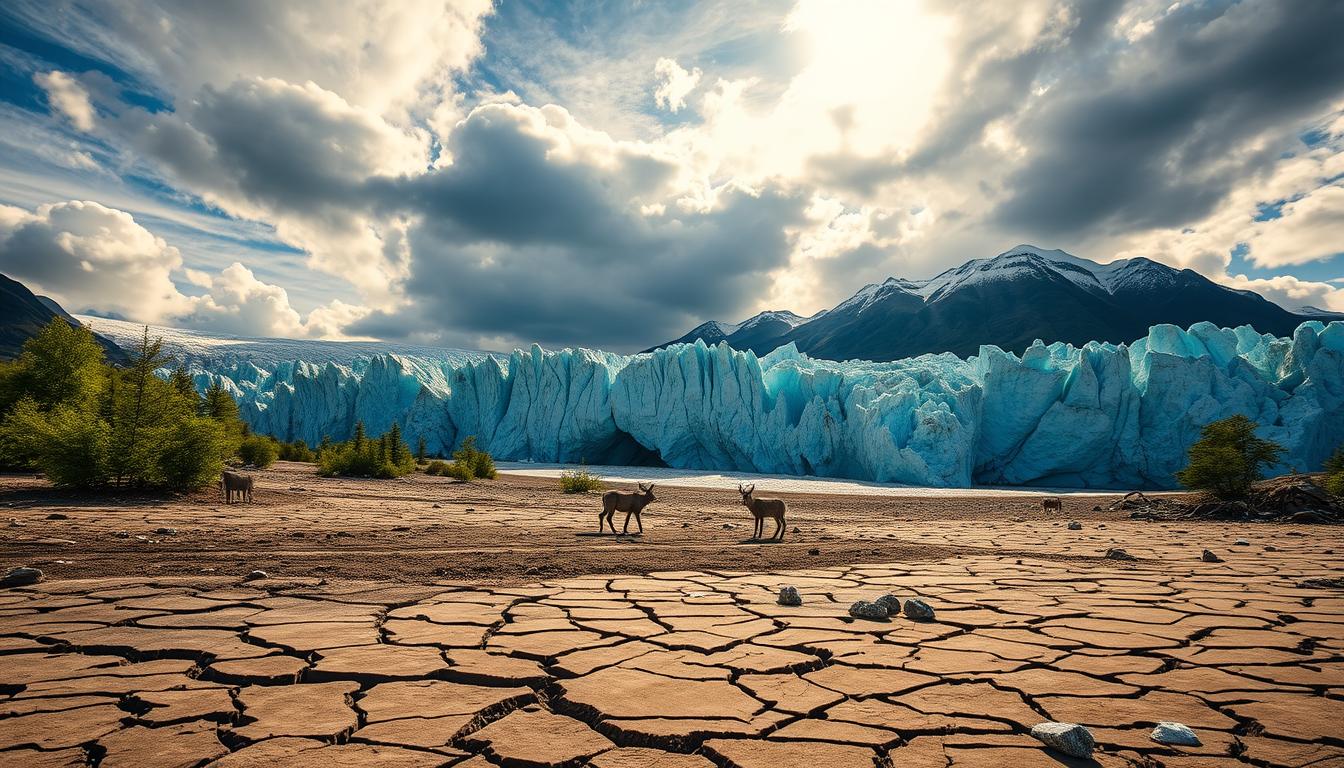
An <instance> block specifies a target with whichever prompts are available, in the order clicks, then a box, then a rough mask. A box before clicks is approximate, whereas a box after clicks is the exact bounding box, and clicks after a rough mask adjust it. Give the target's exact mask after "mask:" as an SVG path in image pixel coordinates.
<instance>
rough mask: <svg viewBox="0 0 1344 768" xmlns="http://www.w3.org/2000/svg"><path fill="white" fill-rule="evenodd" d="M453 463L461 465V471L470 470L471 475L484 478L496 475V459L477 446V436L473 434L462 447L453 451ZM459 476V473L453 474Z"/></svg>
mask: <svg viewBox="0 0 1344 768" xmlns="http://www.w3.org/2000/svg"><path fill="white" fill-rule="evenodd" d="M453 464H454V465H461V466H462V470H459V471H461V472H468V471H469V472H470V473H471V477H470V478H468V480H471V479H474V478H481V479H484V480H494V479H495V477H496V474H497V473H496V472H495V460H494V458H493V457H492V456H491V455H490V454H489V453H486V452H485V451H482V450H481V449H479V448H477V447H476V436H475V435H471V436H469V437H467V439H465V440H463V441H462V447H460V448H458V449H457V450H456V451H453ZM453 476H454V477H457V475H453Z"/></svg>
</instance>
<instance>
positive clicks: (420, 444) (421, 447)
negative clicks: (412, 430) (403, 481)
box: [415, 435, 426, 461]
mask: <svg viewBox="0 0 1344 768" xmlns="http://www.w3.org/2000/svg"><path fill="white" fill-rule="evenodd" d="M425 454H426V450H425V438H424V436H423V435H421V436H420V437H418V438H416V440H415V460H416V461H424V460H425Z"/></svg>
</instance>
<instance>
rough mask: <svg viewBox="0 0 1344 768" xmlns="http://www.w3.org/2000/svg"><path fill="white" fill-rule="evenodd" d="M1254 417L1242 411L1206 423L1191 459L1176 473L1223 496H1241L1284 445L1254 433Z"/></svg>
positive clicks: (1276, 458) (1275, 459)
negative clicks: (1249, 417) (1252, 418)
mask: <svg viewBox="0 0 1344 768" xmlns="http://www.w3.org/2000/svg"><path fill="white" fill-rule="evenodd" d="M1255 428H1256V424H1255V422H1254V421H1251V420H1250V419H1248V418H1246V417H1245V416H1242V415H1240V414H1238V415H1236V416H1232V417H1229V418H1226V419H1222V420H1220V421H1215V422H1212V423H1211V424H1207V425H1205V426H1204V429H1203V431H1202V432H1201V433H1200V438H1199V440H1198V441H1196V442H1195V444H1194V445H1192V446H1190V463H1189V465H1188V466H1186V468H1185V469H1183V470H1181V471H1180V472H1177V473H1176V479H1177V480H1180V482H1181V484H1182V485H1184V486H1185V487H1187V488H1191V489H1194V490H1199V491H1205V492H1208V493H1210V494H1212V495H1214V496H1215V497H1217V498H1219V499H1223V500H1233V499H1242V498H1245V497H1246V495H1247V494H1248V493H1249V492H1250V490H1251V485H1252V484H1253V483H1254V482H1255V481H1257V480H1259V479H1260V478H1262V477H1264V470H1265V469H1266V468H1267V467H1270V466H1273V465H1274V464H1276V463H1278V461H1279V457H1280V456H1281V455H1282V454H1283V446H1281V445H1279V444H1278V443H1275V442H1273V441H1270V440H1263V439H1261V438H1258V437H1256V436H1255Z"/></svg>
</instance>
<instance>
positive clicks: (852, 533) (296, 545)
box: [0, 462, 1141, 583]
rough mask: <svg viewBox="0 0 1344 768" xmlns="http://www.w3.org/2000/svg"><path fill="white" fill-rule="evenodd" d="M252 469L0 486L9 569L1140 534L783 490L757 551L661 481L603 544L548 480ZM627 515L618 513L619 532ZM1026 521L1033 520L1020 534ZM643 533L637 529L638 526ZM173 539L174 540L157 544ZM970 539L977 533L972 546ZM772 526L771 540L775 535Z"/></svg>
mask: <svg viewBox="0 0 1344 768" xmlns="http://www.w3.org/2000/svg"><path fill="white" fill-rule="evenodd" d="M254 474H255V475H256V477H257V489H256V493H255V496H254V498H255V503H253V504H232V505H225V504H224V503H223V500H222V498H221V497H220V494H219V492H218V490H211V491H206V492H201V493H196V494H192V495H189V496H184V497H181V498H165V497H162V496H135V495H126V496H124V497H107V496H92V495H88V494H75V493H66V492H61V491H55V490H53V489H52V488H51V487H50V486H49V485H48V484H47V483H45V482H44V481H41V480H35V479H32V478H31V477H22V476H0V566H4V567H10V566H13V565H35V566H37V567H39V568H42V569H43V570H44V571H46V572H47V573H48V575H49V576H51V577H54V578H67V577H86V576H125V575H131V574H142V575H151V576H168V575H173V576H188V575H199V574H218V575H229V574H233V575H243V574H245V573H247V572H249V571H251V570H253V569H262V570H265V571H267V573H269V574H271V575H273V576H280V575H283V576H325V577H329V578H336V577H344V578H373V579H397V580H408V581H426V580H435V579H443V578H451V579H466V580H472V581H478V582H489V583H504V582H517V581H519V580H534V579H536V578H537V577H539V576H545V577H548V578H549V577H558V576H574V575H583V574H589V573H621V574H637V573H648V572H650V571H656V570H684V569H699V568H719V569H723V568H727V569H744V570H745V569H757V570H759V569H776V570H778V569H785V568H807V567H816V566H824V565H836V564H844V563H854V562H876V561H883V560H932V559H940V558H943V557H947V556H949V555H951V554H954V553H955V552H974V551H979V550H985V549H988V550H991V551H999V550H1002V551H1003V552H1008V553H1011V552H1020V553H1021V554H1038V555H1039V554H1045V555H1047V556H1050V557H1056V556H1073V555H1078V556H1097V555H1100V554H1101V553H1102V552H1104V551H1105V549H1106V548H1107V546H1108V545H1109V544H1108V542H1109V541H1110V538H1111V537H1107V536H1101V537H1097V536H1096V532H1094V533H1093V534H1092V535H1087V536H1070V537H1068V543H1067V544H1061V545H1059V546H1056V547H1049V548H1046V549H1045V550H1042V548H1041V547H1039V546H1038V545H1037V544H1038V541H1037V540H1038V539H1039V538H1040V537H1041V536H1042V535H1043V533H1042V532H1043V531H1048V530H1051V529H1054V528H1062V527H1063V526H1064V524H1065V523H1066V522H1067V521H1068V520H1071V519H1074V518H1079V519H1082V520H1087V521H1089V522H1093V523H1108V524H1111V525H1115V524H1116V523H1118V522H1120V521H1124V522H1123V526H1122V527H1125V526H1129V525H1131V524H1130V523H1129V522H1128V521H1127V520H1126V516H1125V515H1124V514H1123V513H1111V512H1094V511H1091V510H1092V508H1093V506H1095V505H1101V506H1102V507H1103V508H1104V507H1105V506H1106V505H1107V504H1109V503H1110V502H1111V501H1112V500H1114V499H1115V498H1118V495H1117V496H1111V497H1091V496H1088V497H1081V498H1078V499H1068V500H1067V501H1066V504H1065V510H1064V513H1063V516H1059V515H1053V516H1050V517H1047V516H1045V515H1043V514H1041V510H1040V496H1025V497H1011V498H1003V497H991V498H965V497H957V498H940V497H930V496H927V495H923V494H921V495H915V496H910V497H899V496H890V495H881V496H877V495H874V496H861V495H854V494H835V495H832V494H825V493H811V494H808V493H784V494H775V495H777V496H779V497H780V498H784V499H786V500H787V501H788V504H789V515H788V527H789V530H788V531H787V532H786V534H785V537H784V542H783V543H780V544H769V543H751V542H750V541H749V540H750V537H751V533H752V525H753V523H752V518H751V515H750V513H749V512H748V511H747V510H746V508H744V507H743V506H742V505H741V503H740V499H739V497H738V495H737V494H736V493H735V492H733V491H731V490H712V489H705V488H694V487H677V486H671V485H662V486H658V487H657V488H655V494H656V495H657V497H658V500H657V501H656V502H654V503H653V504H652V505H651V506H650V507H649V508H648V510H647V511H646V512H645V514H644V535H643V536H610V535H608V536H604V537H599V536H593V535H591V534H593V533H595V532H596V531H597V514H598V511H599V510H600V509H601V508H602V501H601V498H600V496H599V494H596V493H592V494H585V495H567V494H564V493H561V492H560V489H559V485H558V483H557V481H556V480H554V479H550V478H541V477H519V476H512V475H501V476H500V479H498V480H495V481H479V482H475V483H472V484H470V485H463V484H460V483H456V482H453V481H451V480H448V479H446V478H439V477H429V476H426V475H423V474H415V475H412V476H409V477H406V478H401V479H398V480H353V479H339V478H333V479H328V478H322V477H318V476H317V475H316V474H315V473H314V471H313V468H312V466H311V465H304V464H291V463H287V462H280V463H278V464H276V465H275V467H273V468H271V469H268V470H264V471H260V472H256V473H254ZM615 487H617V488H621V489H624V490H633V489H632V488H628V487H626V486H625V485H623V484H621V485H616V486H615ZM624 517H625V516H624V514H623V513H618V514H617V516H616V525H617V527H618V528H620V527H622V525H623V523H624ZM1015 517H1024V518H1026V520H1027V521H1028V522H1027V523H1026V524H1018V523H1013V522H1012V519H1013V518H1015ZM53 518H54V519H53ZM16 523H17V525H16ZM950 523H956V525H955V526H952V527H949V525H948V524H950ZM725 525H729V526H733V527H725ZM1133 525H1141V524H1133ZM5 526H8V527H5ZM630 526H631V529H632V530H634V528H635V521H634V520H631V523H630ZM161 528H172V529H174V530H175V531H176V533H173V534H166V533H158V532H157V531H159V529H161ZM968 529H969V530H971V531H975V532H976V533H977V535H975V536H973V537H971V538H967V537H966V536H965V535H964V534H965V531H966V530H968ZM766 530H767V533H772V532H773V523H768V524H767V529H766ZM991 532H994V533H998V534H999V535H993V536H991V535H988V534H990V533H991ZM1101 533H1105V531H1104V529H1103V530H1102V531H1101ZM122 534H124V535H122ZM1023 534H1025V538H1024V536H1023ZM814 550H815V551H816V553H815V554H811V552H813V551H814ZM211 569H213V570H211Z"/></svg>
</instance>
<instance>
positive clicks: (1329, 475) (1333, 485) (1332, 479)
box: [1325, 445, 1344, 496]
mask: <svg viewBox="0 0 1344 768" xmlns="http://www.w3.org/2000/svg"><path fill="white" fill-rule="evenodd" d="M1325 490H1327V491H1329V492H1330V493H1332V494H1334V495H1335V496H1344V445H1341V446H1340V447H1338V448H1336V449H1335V452H1334V454H1332V455H1331V456H1330V458H1328V459H1326V460H1325Z"/></svg>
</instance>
